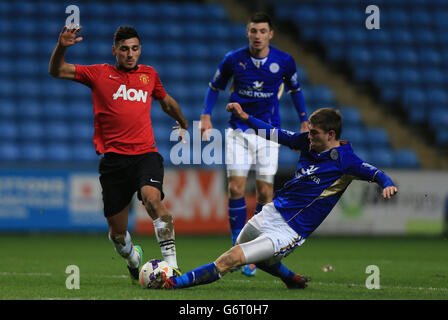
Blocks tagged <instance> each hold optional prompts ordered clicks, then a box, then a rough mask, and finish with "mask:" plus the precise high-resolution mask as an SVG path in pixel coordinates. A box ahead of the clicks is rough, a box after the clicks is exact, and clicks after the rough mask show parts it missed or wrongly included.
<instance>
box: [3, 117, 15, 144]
mask: <svg viewBox="0 0 448 320" xmlns="http://www.w3.org/2000/svg"><path fill="white" fill-rule="evenodd" d="M18 134H19V132H18V128H17V125H16V123H15V122H13V121H6V120H2V121H1V122H0V141H12V140H14V139H16V138H17V137H18Z"/></svg>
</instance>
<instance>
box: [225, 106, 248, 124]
mask: <svg viewBox="0 0 448 320" xmlns="http://www.w3.org/2000/svg"><path fill="white" fill-rule="evenodd" d="M226 110H227V111H228V112H232V113H233V114H234V115H236V116H237V117H238V118H240V119H241V120H247V119H249V115H248V114H247V113H246V112H244V111H243V108H241V105H240V104H239V103H238V102H231V103H229V104H227V107H226Z"/></svg>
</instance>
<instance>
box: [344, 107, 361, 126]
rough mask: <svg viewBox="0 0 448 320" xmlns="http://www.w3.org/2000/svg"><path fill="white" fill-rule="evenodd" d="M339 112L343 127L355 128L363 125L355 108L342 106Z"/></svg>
mask: <svg viewBox="0 0 448 320" xmlns="http://www.w3.org/2000/svg"><path fill="white" fill-rule="evenodd" d="M339 110H340V112H341V115H342V119H343V123H344V125H347V126H355V127H361V126H362V125H363V121H362V118H361V113H360V112H359V110H358V109H357V108H356V107H350V106H343V107H341V108H340V109H339Z"/></svg>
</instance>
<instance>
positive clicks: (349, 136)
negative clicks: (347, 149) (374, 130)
mask: <svg viewBox="0 0 448 320" xmlns="http://www.w3.org/2000/svg"><path fill="white" fill-rule="evenodd" d="M341 139H342V140H347V141H348V142H350V143H351V144H352V146H353V148H355V150H356V149H357V148H361V147H365V143H366V141H365V138H364V129H362V128H360V127H354V126H353V127H347V128H344V130H343V131H342V135H341Z"/></svg>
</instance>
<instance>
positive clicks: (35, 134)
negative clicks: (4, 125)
mask: <svg viewBox="0 0 448 320" xmlns="http://www.w3.org/2000/svg"><path fill="white" fill-rule="evenodd" d="M18 132H19V137H20V139H22V140H24V141H29V142H36V141H40V140H41V139H43V138H44V136H45V130H44V127H43V125H42V123H41V122H40V121H31V120H24V121H21V122H20V123H19V124H18Z"/></svg>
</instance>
